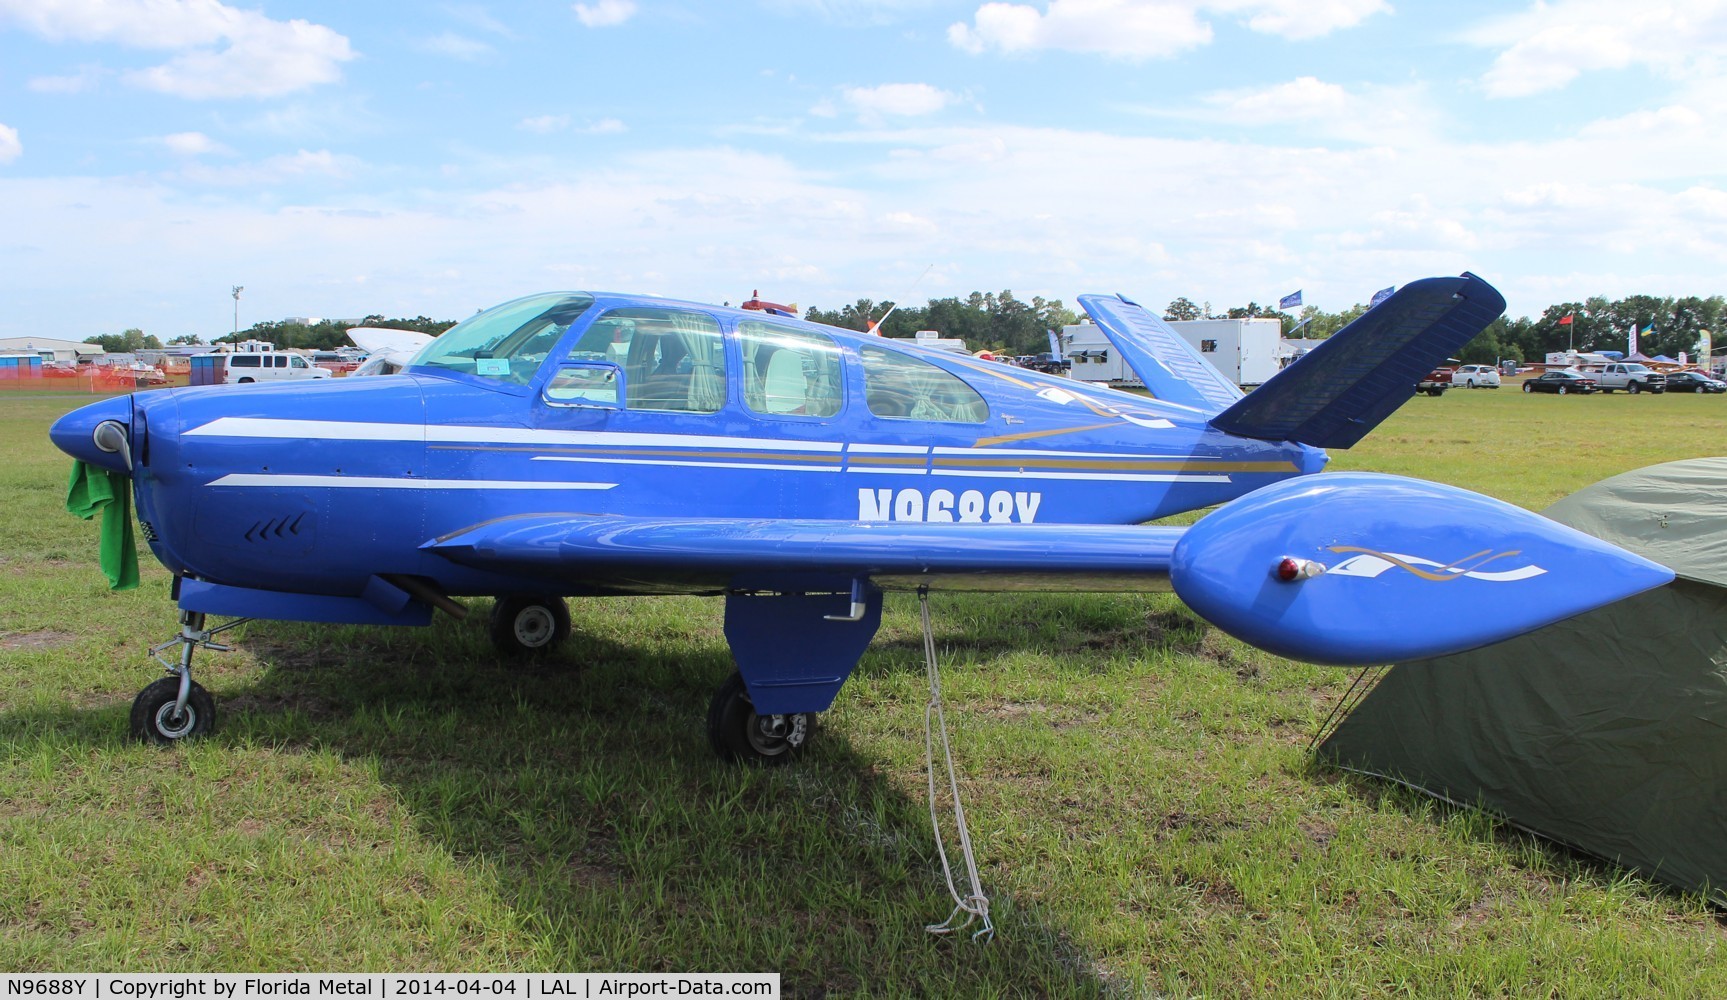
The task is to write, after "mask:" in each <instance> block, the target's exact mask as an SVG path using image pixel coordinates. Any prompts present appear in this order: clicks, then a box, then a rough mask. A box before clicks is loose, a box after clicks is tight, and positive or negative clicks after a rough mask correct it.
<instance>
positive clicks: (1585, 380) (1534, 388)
mask: <svg viewBox="0 0 1727 1000" xmlns="http://www.w3.org/2000/svg"><path fill="white" fill-rule="evenodd" d="M1598 388H1599V387H1598V386H1597V385H1596V384H1595V380H1594V379H1592V378H1590V377H1589V376H1587V375H1579V374H1578V373H1576V372H1568V371H1553V372H1545V373H1543V374H1541V375H1537V376H1536V377H1534V378H1532V379H1528V380H1526V381H1524V383H1523V391H1524V392H1556V393H1558V394H1559V395H1561V396H1564V395H1567V394H1569V393H1573V392H1594V391H1596V389H1598Z"/></svg>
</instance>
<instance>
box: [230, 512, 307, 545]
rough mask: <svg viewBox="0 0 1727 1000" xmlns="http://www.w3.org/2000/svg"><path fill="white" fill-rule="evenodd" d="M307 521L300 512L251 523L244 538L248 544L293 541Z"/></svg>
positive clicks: (305, 516)
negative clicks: (281, 540)
mask: <svg viewBox="0 0 1727 1000" xmlns="http://www.w3.org/2000/svg"><path fill="white" fill-rule="evenodd" d="M308 520H309V519H308V517H307V515H306V513H305V512H304V511H302V512H300V513H298V514H284V515H282V516H281V517H273V518H270V519H269V520H267V521H256V522H253V524H252V526H251V527H250V528H247V529H246V535H245V538H246V541H248V542H271V541H276V540H279V539H295V538H298V537H299V535H300V529H301V527H302V526H306V522H307V521H308Z"/></svg>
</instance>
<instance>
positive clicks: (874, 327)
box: [864, 264, 935, 337]
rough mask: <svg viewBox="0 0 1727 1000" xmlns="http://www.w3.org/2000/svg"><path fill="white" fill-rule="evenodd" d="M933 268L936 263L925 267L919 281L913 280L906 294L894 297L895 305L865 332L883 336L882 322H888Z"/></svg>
mask: <svg viewBox="0 0 1727 1000" xmlns="http://www.w3.org/2000/svg"><path fill="white" fill-rule="evenodd" d="M933 270H935V265H934V264H931V265H930V266H928V267H926V268H924V269H923V274H920V275H918V276H917V281H914V282H912V283H911V285H910V286H909V287H908V288H906V290H905V295H902V296H900V297H899V298H897V299H894V300H893V305H891V306H888V310H887V312H884V313H882V314H881V319H878V320H876V321H875V322H873V323H870V324H869V329H868V330H865V331H864V332H865V333H873V334H875V335H876V336H878V337H879V336H881V325H882V324H883V323H886V322H887V318H888V317H889V316H892V315H893V313H894V310H895V309H898V308H899V304H900V303H901V302H904V301H905V299H906V296H908V295H910V294H911V293H912V290H913V289H915V288H917V286H918V285H919V284H920V283H921V282H922V281H923V279H924V278H925V277H927V276H928V275H929V273H930V272H931V271H933Z"/></svg>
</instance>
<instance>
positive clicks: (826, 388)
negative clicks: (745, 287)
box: [738, 320, 843, 417]
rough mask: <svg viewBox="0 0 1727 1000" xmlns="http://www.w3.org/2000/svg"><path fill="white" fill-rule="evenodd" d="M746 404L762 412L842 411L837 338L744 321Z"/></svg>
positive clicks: (740, 328)
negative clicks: (835, 340) (834, 340)
mask: <svg viewBox="0 0 1727 1000" xmlns="http://www.w3.org/2000/svg"><path fill="white" fill-rule="evenodd" d="M738 343H739V345H740V346H741V347H742V348H743V356H744V405H745V406H748V407H749V408H750V409H752V410H754V411H755V412H757V413H773V414H784V415H787V416H800V417H831V416H833V415H834V414H836V413H838V412H839V411H840V404H841V402H842V401H843V396H842V393H841V390H840V386H841V384H842V382H841V378H840V351H839V347H838V346H837V345H836V344H835V343H834V342H833V340H832V338H830V337H828V336H826V335H825V334H820V333H815V332H812V331H808V330H797V329H793V328H791V327H786V326H779V325H777V324H774V323H763V322H760V321H759V320H744V321H743V322H741V323H739V324H738Z"/></svg>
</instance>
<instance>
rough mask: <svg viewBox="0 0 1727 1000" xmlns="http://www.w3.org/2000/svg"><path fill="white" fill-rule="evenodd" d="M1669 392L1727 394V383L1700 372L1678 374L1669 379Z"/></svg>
mask: <svg viewBox="0 0 1727 1000" xmlns="http://www.w3.org/2000/svg"><path fill="white" fill-rule="evenodd" d="M1667 391H1668V392H1727V382H1723V381H1721V380H1720V379H1718V378H1713V377H1711V376H1709V375H1706V374H1704V373H1703V372H1700V371H1688V372H1677V373H1675V374H1673V375H1670V376H1668V378H1667Z"/></svg>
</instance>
